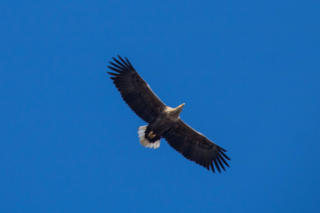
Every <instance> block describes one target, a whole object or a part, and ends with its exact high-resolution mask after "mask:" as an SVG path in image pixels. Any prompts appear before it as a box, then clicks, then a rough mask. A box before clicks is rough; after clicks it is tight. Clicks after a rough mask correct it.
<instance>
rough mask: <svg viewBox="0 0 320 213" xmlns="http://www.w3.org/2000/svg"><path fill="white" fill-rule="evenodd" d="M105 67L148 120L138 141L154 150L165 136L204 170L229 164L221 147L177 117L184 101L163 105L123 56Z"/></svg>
mask: <svg viewBox="0 0 320 213" xmlns="http://www.w3.org/2000/svg"><path fill="white" fill-rule="evenodd" d="M108 67H109V68H110V69H111V70H112V71H114V72H108V73H109V74H110V75H111V79H112V80H113V83H114V84H115V86H116V87H117V89H118V90H119V92H120V93H121V96H122V98H123V99H124V100H125V102H126V103H127V104H128V105H129V106H130V107H131V109H132V110H133V111H134V112H135V113H136V114H137V115H138V116H140V117H141V118H142V119H143V120H144V121H145V122H147V123H148V125H146V126H140V127H139V129H138V136H139V140H140V143H141V144H142V145H143V146H145V147H149V148H154V149H157V148H159V146H160V139H161V138H165V139H166V140H167V141H168V143H169V144H170V146H172V147H173V148H174V149H175V150H177V151H178V152H180V153H181V154H182V155H183V156H184V157H186V158H187V159H189V160H192V161H194V162H196V163H198V164H200V165H201V166H204V167H205V168H207V169H208V170H209V169H211V170H212V171H213V172H215V171H216V170H217V171H218V172H221V169H223V170H225V167H226V166H227V167H229V164H228V162H227V161H228V160H230V158H229V157H228V156H227V155H226V154H225V152H226V150H225V149H223V148H222V147H220V146H218V145H217V144H215V143H213V142H212V141H210V140H209V139H208V138H206V137H205V136H204V135H202V134H201V133H199V132H197V131H196V130H194V129H192V128H191V127H190V126H188V125H187V124H186V123H184V122H183V121H182V120H181V119H180V113H181V111H182V108H183V106H184V104H181V105H179V106H178V107H176V108H171V107H169V106H167V105H165V104H164V103H163V102H162V101H161V100H160V99H159V98H158V96H157V95H155V94H154V93H153V91H152V90H151V88H150V87H149V85H148V84H147V83H146V82H145V81H144V80H143V79H142V78H141V77H140V75H139V74H138V73H137V72H136V70H135V69H134V68H133V66H132V65H131V63H130V62H129V60H128V59H127V58H125V59H123V58H121V57H120V56H118V59H117V58H113V61H112V62H110V66H108Z"/></svg>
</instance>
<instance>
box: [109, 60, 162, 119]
mask: <svg viewBox="0 0 320 213" xmlns="http://www.w3.org/2000/svg"><path fill="white" fill-rule="evenodd" d="M113 60H114V62H110V64H111V66H108V67H109V68H110V69H111V70H113V71H114V72H108V73H109V74H110V75H112V77H111V79H112V80H113V83H114V84H115V85H116V87H117V88H118V90H119V91H120V93H121V96H122V98H123V99H124V100H125V102H126V103H127V104H128V105H129V106H130V107H131V109H132V110H133V111H134V112H135V113H136V114H137V115H138V116H140V117H141V118H142V119H143V120H144V121H146V122H148V123H150V122H151V121H152V120H153V119H154V118H156V117H157V116H158V115H159V114H160V112H162V110H163V109H164V108H165V105H164V103H163V102H162V101H161V100H160V99H159V98H158V97H157V95H156V94H154V93H153V91H152V90H151V88H150V87H149V85H148V84H147V83H146V82H145V81H144V80H143V79H142V78H141V77H140V76H139V74H138V73H137V72H136V71H135V69H134V68H133V66H132V65H131V63H130V62H129V60H128V59H127V58H125V59H123V58H121V57H120V56H118V59H116V58H113Z"/></svg>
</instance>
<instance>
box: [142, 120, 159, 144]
mask: <svg viewBox="0 0 320 213" xmlns="http://www.w3.org/2000/svg"><path fill="white" fill-rule="evenodd" d="M146 129H147V126H140V127H139V129H138V136H139V141H140V144H141V145H142V146H144V147H147V148H153V149H158V148H159V147H160V140H157V141H155V142H150V141H149V140H148V139H147V138H146V137H145V131H146Z"/></svg>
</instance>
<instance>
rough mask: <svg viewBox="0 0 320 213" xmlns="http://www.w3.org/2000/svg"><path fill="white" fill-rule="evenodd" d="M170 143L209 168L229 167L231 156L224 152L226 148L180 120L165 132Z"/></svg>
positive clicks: (213, 169)
mask: <svg viewBox="0 0 320 213" xmlns="http://www.w3.org/2000/svg"><path fill="white" fill-rule="evenodd" d="M164 138H165V139H166V140H167V141H168V143H169V144H170V145H171V146H172V147H173V148H174V149H175V150H177V151H178V152H180V153H181V154H182V155H183V156H184V157H186V158H187V159H189V160H192V161H194V162H196V163H198V164H200V165H201V166H204V167H206V168H207V169H209V168H211V170H212V171H213V172H215V169H217V170H218V172H221V168H222V169H223V170H225V166H227V167H229V164H228V162H227V161H228V160H230V158H229V157H228V156H227V155H226V154H225V153H224V152H226V150H225V149H223V148H221V147H220V146H218V145H216V144H215V143H213V142H212V141H210V140H209V139H208V138H206V137H205V136H203V135H202V134H201V133H199V132H197V131H195V130H194V129H192V128H191V127H190V126H188V125H187V124H185V123H184V122H183V121H181V120H179V121H178V122H177V124H176V125H175V126H174V127H173V128H171V129H170V130H169V131H168V132H166V133H165V134H164Z"/></svg>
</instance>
